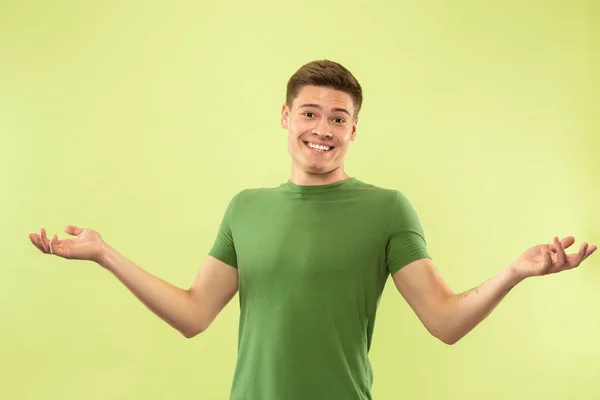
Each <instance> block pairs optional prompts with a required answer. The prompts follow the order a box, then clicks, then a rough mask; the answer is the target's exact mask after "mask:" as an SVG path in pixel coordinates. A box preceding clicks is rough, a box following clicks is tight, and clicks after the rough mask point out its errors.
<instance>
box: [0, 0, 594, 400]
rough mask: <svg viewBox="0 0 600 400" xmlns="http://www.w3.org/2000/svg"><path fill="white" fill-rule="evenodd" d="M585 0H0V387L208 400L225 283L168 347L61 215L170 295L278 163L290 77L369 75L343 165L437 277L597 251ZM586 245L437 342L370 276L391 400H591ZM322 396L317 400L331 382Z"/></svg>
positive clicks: (43, 395) (19, 393)
mask: <svg viewBox="0 0 600 400" xmlns="http://www.w3.org/2000/svg"><path fill="white" fill-rule="evenodd" d="M599 22H600V5H599V2H597V1H558V0H557V1H551V0H547V1H541V0H540V1H532V0H528V1H523V0H519V1H517V0H503V1H485V2H483V1H482V2H472V1H464V0H462V1H452V2H447V1H442V0H439V1H433V0H431V1H421V2H416V1H400V2H398V1H396V2H391V1H384V2H378V1H368V2H358V1H347V2H341V1H340V2H329V1H316V0H308V1H302V2H282V1H278V2H275V1H254V2H244V1H237V2H219V3H217V2H192V1H190V2H162V5H160V4H159V5H157V4H150V2H143V1H137V0H136V1H131V0H127V1H106V2H98V1H94V2H92V1H88V2H83V1H54V2H46V1H6V0H4V1H2V2H0V137H1V142H0V194H1V196H2V197H1V199H2V200H1V205H2V208H1V210H2V213H1V215H0V221H1V225H0V227H1V230H0V248H1V251H0V268H1V271H0V324H1V329H0V337H1V340H0V398H2V399H64V400H67V399H86V400H87V399H90V400H91V399H167V398H168V399H172V398H173V399H174V398H198V399H226V398H227V397H228V393H229V388H230V384H231V378H232V375H233V368H234V364H235V356H236V345H237V322H238V315H239V313H238V305H237V297H236V298H235V299H234V300H233V301H232V303H230V305H229V306H228V307H226V309H225V310H224V311H223V312H222V314H221V315H220V316H219V317H218V318H217V320H216V321H215V323H214V324H213V325H212V326H211V327H210V329H209V330H208V331H206V332H205V333H203V334H201V335H200V336H198V337H196V338H194V339H192V340H187V339H184V338H183V336H181V335H180V334H179V333H178V332H176V331H175V330H173V329H172V328H170V327H169V326H167V325H166V324H165V323H164V322H162V321H161V320H160V319H158V318H157V317H155V316H153V315H152V314H151V313H150V312H149V311H147V310H146V309H145V308H144V306H143V305H142V304H141V303H139V302H138V300H136V299H135V298H134V297H133V296H132V295H131V294H130V293H129V292H128V291H127V290H126V289H125V288H124V287H123V286H122V285H121V284H120V283H119V282H118V281H117V280H116V279H115V278H114V277H113V276H112V275H110V274H109V273H108V272H106V271H104V270H102V269H101V268H100V267H98V266H96V265H94V264H92V263H89V262H77V261H67V260H63V259H59V258H55V257H51V256H46V255H43V254H41V253H40V252H38V251H37V250H36V249H35V248H34V247H33V246H32V245H31V244H30V242H29V240H28V238H27V234H28V233H29V232H33V231H37V230H38V229H39V228H40V227H41V226H44V227H46V228H47V229H48V232H49V234H54V233H58V234H59V235H60V237H65V236H66V235H65V234H64V233H62V229H63V228H64V226H65V225H66V224H75V225H79V226H82V227H87V228H93V229H96V230H97V231H99V232H100V233H101V234H102V235H103V237H104V239H105V240H106V241H107V242H108V243H110V244H111V245H112V246H114V247H115V248H117V249H118V250H119V251H120V252H121V253H123V254H125V255H126V256H127V257H129V258H130V259H132V260H133V261H135V262H136V263H138V264H139V265H141V266H142V267H143V268H145V269H147V270H148V271H150V272H151V273H153V274H155V275H158V276H160V277H161V278H164V279H166V280H168V281H169V282H172V283H174V284H177V285H179V286H182V287H185V288H187V287H188V286H189V285H190V284H191V282H192V281H193V279H194V277H195V274H196V271H197V269H198V267H199V264H200V262H201V261H202V260H203V259H204V257H205V256H206V254H207V252H208V250H209V248H210V246H211V245H212V241H213V239H214V236H215V233H216V231H217V228H218V224H219V222H220V220H221V217H222V214H223V211H224V210H225V206H226V204H227V202H228V201H229V199H230V198H231V196H232V195H233V194H234V193H236V192H237V191H239V190H241V189H243V188H248V187H262V186H273V185H277V184H279V183H281V182H283V181H285V180H287V179H288V176H289V172H290V159H289V156H288V153H287V147H286V132H285V131H284V130H283V129H282V128H281V127H280V126H279V113H280V107H281V104H282V103H283V101H284V95H285V84H286V82H287V79H288V78H289V77H290V76H291V75H292V74H293V73H294V72H295V71H296V69H297V68H299V67H300V66H301V65H302V64H304V63H306V62H308V61H311V60H315V59H321V58H328V59H332V60H335V61H338V62H341V63H342V64H344V65H345V66H347V67H348V68H349V69H350V70H351V71H352V72H353V73H354V74H355V75H356V76H357V78H358V79H359V81H360V82H361V84H362V85H363V87H364V95H365V102H364V107H363V110H362V112H361V120H360V122H359V124H358V134H357V140H356V142H354V143H352V145H351V149H350V152H349V154H348V158H347V164H346V166H347V171H348V173H349V174H350V175H352V176H356V177H357V178H359V179H361V180H363V181H366V182H369V183H373V184H376V185H379V186H384V187H390V188H394V189H399V190H401V191H402V192H404V193H405V194H406V195H407V196H408V197H409V198H410V199H411V201H412V202H413V204H414V206H415V208H416V209H417V211H418V212H419V215H420V216H421V219H422V223H423V226H424V229H425V232H426V235H427V239H428V243H429V247H430V250H431V253H432V256H433V258H434V261H435V263H436V265H437V266H438V268H439V269H440V270H441V272H442V274H443V276H444V277H445V279H446V280H447V281H448V283H449V284H450V285H451V286H452V288H453V289H454V290H455V291H457V292H458V291H463V290H466V289H469V288H471V287H473V286H475V285H478V284H480V283H481V282H483V281H484V280H486V279H488V278H489V277H491V276H492V275H494V274H496V273H497V272H498V271H500V270H501V269H502V268H504V267H505V266H507V265H508V264H509V263H510V262H512V261H513V260H514V259H515V258H516V257H518V256H519V255H520V254H521V253H522V252H523V251H524V250H525V249H526V248H527V247H529V246H531V245H535V244H538V243H543V242H548V241H550V240H551V239H552V237H553V236H554V235H559V236H564V235H574V236H575V237H576V239H577V242H576V246H578V245H579V244H580V243H581V241H582V240H587V241H590V242H591V243H595V244H599V242H600V212H599V211H598V205H599V204H600V191H599V189H598V177H599V176H600V161H599V160H598V158H597V154H598V150H599V149H600V135H599V134H598V131H599V128H600V126H599V123H598V117H597V115H595V112H597V111H598V110H599V109H600V107H599V106H600V96H599V93H600V84H599V80H598V73H597V72H596V71H600V62H599V61H600V56H599V53H600V47H599V45H598V40H599V39H600V33H599V27H598V24H599ZM599 268H600V258H599V256H598V255H595V256H593V257H592V258H591V259H590V260H588V261H587V262H586V263H584V265H583V266H582V267H581V268H579V269H577V270H575V271H569V272H565V273H562V274H559V275H552V276H548V277H543V278H536V279H531V280H528V281H526V282H524V283H523V284H521V285H520V286H519V287H517V288H516V289H514V290H513V291H512V292H511V293H510V294H509V296H508V297H507V298H506V299H505V300H504V301H503V303H502V304H501V305H500V306H499V308H498V309H497V310H496V311H495V312H494V313H493V314H492V315H491V316H490V317H489V318H488V319H487V320H486V321H484V322H483V323H482V324H481V325H480V326H479V327H478V328H476V329H475V330H474V331H473V332H471V333H470V334H469V335H467V336H466V337H465V338H464V339H463V340H462V341H460V342H459V343H457V344H456V345H454V346H446V345H444V344H442V343H441V342H439V341H437V340H436V339H434V338H433V337H431V336H430V335H429V334H428V333H427V332H426V330H425V329H424V328H423V326H422V325H421V324H420V322H419V321H418V319H417V318H416V316H415V315H414V314H413V313H412V311H411V310H410V308H409V307H408V306H407V305H406V303H405V302H404V300H403V299H402V297H401V296H400V295H399V294H398V293H397V292H396V290H395V288H394V287H393V284H391V282H390V285H388V287H387V288H386V291H385V293H384V296H383V301H382V305H381V307H380V313H379V314H378V321H377V326H376V330H375V337H374V345H373V348H372V352H371V358H372V361H373V366H374V370H375V382H374V387H373V393H374V396H375V398H376V400H387V399H419V400H421V399H440V398H443V399H450V400H453V399H461V400H463V399H489V400H492V399H511V400H518V399H541V398H544V399H546V400H557V399H598V398H600V385H599V384H598V382H599V380H600V364H599V360H600V316H599V313H598V309H599V306H600V291H599V289H598V287H599V283H600V269H599ZM336 400H337V399H336Z"/></svg>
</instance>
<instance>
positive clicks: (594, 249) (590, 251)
mask: <svg viewBox="0 0 600 400" xmlns="http://www.w3.org/2000/svg"><path fill="white" fill-rule="evenodd" d="M596 250H598V247H596V246H589V247H588V248H587V251H586V252H585V257H584V260H585V259H586V258H588V257H589V256H591V255H592V254H593V253H594V252H595V251H596Z"/></svg>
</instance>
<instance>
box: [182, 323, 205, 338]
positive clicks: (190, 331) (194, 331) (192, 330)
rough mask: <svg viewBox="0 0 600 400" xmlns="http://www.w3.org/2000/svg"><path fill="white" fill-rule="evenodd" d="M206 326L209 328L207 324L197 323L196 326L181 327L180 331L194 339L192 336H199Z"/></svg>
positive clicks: (184, 335) (186, 336)
mask: <svg viewBox="0 0 600 400" xmlns="http://www.w3.org/2000/svg"><path fill="white" fill-rule="evenodd" d="M206 328H208V327H207V326H206V327H205V326H203V325H196V326H191V327H189V328H186V329H179V332H180V333H181V334H182V335H183V337H185V338H186V339H192V338H194V337H196V336H198V335H199V334H201V333H202V332H204V331H205V330H206Z"/></svg>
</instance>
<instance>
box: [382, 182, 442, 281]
mask: <svg viewBox="0 0 600 400" xmlns="http://www.w3.org/2000/svg"><path fill="white" fill-rule="evenodd" d="M422 258H431V257H430V255H429V252H428V251H427V244H426V241H425V234H424V233H423V228H422V226H421V221H420V220H419V216H418V215H417V211H416V210H415V209H414V207H413V206H412V204H411V203H410V201H409V200H408V199H407V198H406V196H404V195H403V194H402V193H400V192H396V204H395V205H394V207H393V212H392V215H391V221H390V227H389V236H388V244H387V249H386V266H387V268H388V270H389V271H390V273H392V274H394V273H395V272H396V271H398V270H400V269H401V268H402V267H404V266H406V265H408V264H410V263H412V262H413V261H417V260H420V259H422Z"/></svg>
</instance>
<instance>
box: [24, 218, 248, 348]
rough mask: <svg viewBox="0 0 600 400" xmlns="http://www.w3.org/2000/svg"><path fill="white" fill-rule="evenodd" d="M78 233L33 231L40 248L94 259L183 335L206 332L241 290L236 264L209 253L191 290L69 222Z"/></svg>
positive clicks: (70, 228)
mask: <svg viewBox="0 0 600 400" xmlns="http://www.w3.org/2000/svg"><path fill="white" fill-rule="evenodd" d="M65 232H66V233H68V234H69V235H72V236H75V237H74V238H71V239H64V240H59V239H58V237H57V236H56V235H54V236H52V240H48V237H47V236H46V230H45V229H43V228H42V229H41V232H40V233H39V234H38V233H30V234H29V239H30V240H31V242H32V243H33V244H34V245H35V247H37V248H38V249H39V250H40V251H41V252H42V253H45V254H55V255H57V256H59V257H63V258H68V259H75V260H89V261H94V262H97V263H98V264H100V265H101V266H103V267H104V268H105V269H106V270H108V271H110V272H111V273H113V274H114V275H115V276H116V277H117V278H118V279H119V280H120V281H121V282H122V283H123V284H124V285H125V286H126V287H127V288H128V289H129V290H131V292H132V293H133V294H134V295H135V296H136V297H137V298H138V299H139V300H140V301H141V302H142V303H144V304H145V305H146V306H147V307H148V308H149V309H150V310H151V311H152V312H153V313H154V314H156V315H157V316H159V317H160V318H162V319H163V320H164V321H166V322H167V323H168V324H169V325H171V326H172V327H173V328H175V329H177V330H178V331H179V332H181V334H183V335H184V336H185V337H188V338H190V337H193V336H195V335H197V334H198V333H200V332H203V331H204V330H206V329H207V328H208V326H209V325H210V324H211V323H212V322H213V320H214V319H215V318H216V317H217V315H218V314H219V313H220V312H221V310H222V309H223V307H225V305H226V304H227V303H229V301H230V300H231V298H232V297H233V296H234V295H235V294H236V293H237V291H238V272H237V269H236V268H234V267H232V266H230V265H227V264H225V263H224V262H222V261H220V260H218V259H216V258H214V257H211V256H206V258H205V259H204V261H203V262H202V265H201V266H200V270H199V271H198V274H197V276H196V280H195V281H194V283H193V284H192V286H191V287H190V288H189V289H188V290H184V289H181V288H178V287H176V286H173V285H171V284H170V283H168V282H166V281H163V280H162V279H159V278H157V277H155V276H154V275H151V274H150V273H148V272H146V271H145V270H143V269H142V268H140V267H138V266H137V265H135V264H134V263H133V262H132V261H130V260H128V259H127V258H125V257H124V256H123V255H121V254H120V253H118V252H117V251H116V250H115V249H113V248H112V247H111V246H109V245H108V244H107V243H105V242H104V240H102V238H101V237H100V234H98V232H96V231H94V230H91V229H81V228H78V227H76V226H72V225H69V226H67V227H66V228H65Z"/></svg>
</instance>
